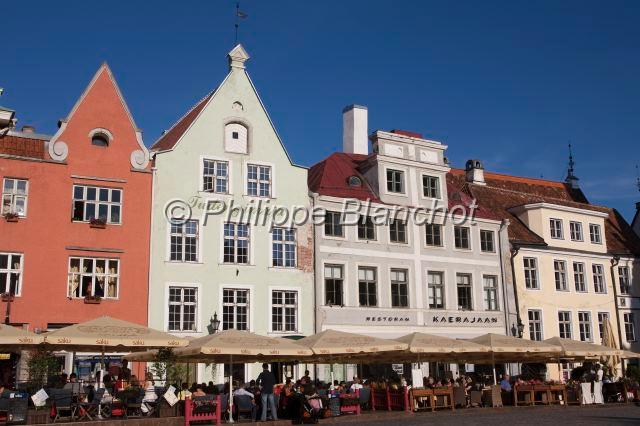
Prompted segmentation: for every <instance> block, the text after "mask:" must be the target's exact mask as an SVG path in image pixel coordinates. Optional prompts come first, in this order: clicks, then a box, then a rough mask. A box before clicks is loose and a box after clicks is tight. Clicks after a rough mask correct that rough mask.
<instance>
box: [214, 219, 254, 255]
mask: <svg viewBox="0 0 640 426" xmlns="http://www.w3.org/2000/svg"><path fill="white" fill-rule="evenodd" d="M226 225H233V236H231V237H229V236H227V235H225V227H226ZM238 225H243V226H246V227H247V236H246V237H239V236H238ZM251 232H252V229H251V225H250V224H248V223H239V222H222V249H221V252H220V257H221V263H223V264H225V265H251V262H252V259H253V256H252V254H253V253H252V244H251ZM227 240H233V261H232V262H229V261H227V260H226V259H225V251H224V250H225V242H226V241H227ZM238 241H247V261H246V262H238Z"/></svg>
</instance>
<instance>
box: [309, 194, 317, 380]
mask: <svg viewBox="0 0 640 426" xmlns="http://www.w3.org/2000/svg"><path fill="white" fill-rule="evenodd" d="M318 195H319V194H318V193H317V192H311V191H309V197H310V198H311V215H310V216H309V217H310V218H311V226H312V229H313V232H312V233H311V235H312V236H313V243H312V245H311V246H312V248H313V255H312V256H311V259H312V262H313V333H314V334H316V333H317V332H318V304H317V299H318V297H317V292H318V288H319V287H318V274H317V271H316V241H317V235H316V224H315V221H314V219H313V212H314V211H315V206H316V202H317V199H318ZM313 377H314V379H315V380H318V364H313Z"/></svg>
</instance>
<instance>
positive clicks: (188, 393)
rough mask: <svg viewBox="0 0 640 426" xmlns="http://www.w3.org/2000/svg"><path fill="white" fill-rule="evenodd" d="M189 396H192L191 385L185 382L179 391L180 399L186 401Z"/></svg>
mask: <svg viewBox="0 0 640 426" xmlns="http://www.w3.org/2000/svg"><path fill="white" fill-rule="evenodd" d="M187 398H191V391H190V390H189V385H187V384H186V383H183V384H182V386H181V388H180V392H178V400H180V401H184V400H185V399H187Z"/></svg>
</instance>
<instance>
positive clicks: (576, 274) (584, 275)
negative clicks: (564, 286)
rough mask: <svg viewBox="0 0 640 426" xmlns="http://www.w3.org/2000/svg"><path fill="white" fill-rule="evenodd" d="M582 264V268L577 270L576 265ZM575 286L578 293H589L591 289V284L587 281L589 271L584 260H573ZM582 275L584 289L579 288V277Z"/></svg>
mask: <svg viewBox="0 0 640 426" xmlns="http://www.w3.org/2000/svg"><path fill="white" fill-rule="evenodd" d="M578 265H580V266H581V269H580V270H576V266H578ZM572 269H573V287H574V288H575V290H576V293H587V292H588V291H589V284H588V283H587V272H586V264H585V263H584V262H573V265H572ZM579 276H582V285H583V286H584V289H580V288H578V282H579V280H578V277H579Z"/></svg>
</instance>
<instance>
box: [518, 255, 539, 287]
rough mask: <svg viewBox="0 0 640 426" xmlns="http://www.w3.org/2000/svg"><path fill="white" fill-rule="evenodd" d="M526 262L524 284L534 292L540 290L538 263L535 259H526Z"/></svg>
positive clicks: (524, 260)
mask: <svg viewBox="0 0 640 426" xmlns="http://www.w3.org/2000/svg"><path fill="white" fill-rule="evenodd" d="M522 261H523V262H524V284H525V287H526V288H528V289H532V290H538V289H540V286H539V284H538V262H537V260H536V258H535V257H525V258H524V259H522Z"/></svg>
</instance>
